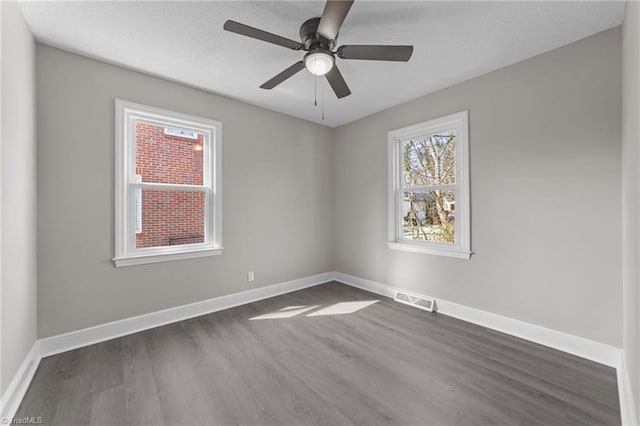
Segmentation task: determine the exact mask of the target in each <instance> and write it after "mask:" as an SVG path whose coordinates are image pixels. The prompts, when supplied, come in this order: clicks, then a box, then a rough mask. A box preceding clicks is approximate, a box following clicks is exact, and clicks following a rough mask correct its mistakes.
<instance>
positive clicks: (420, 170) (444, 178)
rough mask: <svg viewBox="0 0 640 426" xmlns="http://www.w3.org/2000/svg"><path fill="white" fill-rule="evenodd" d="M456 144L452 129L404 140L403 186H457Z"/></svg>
mask: <svg viewBox="0 0 640 426" xmlns="http://www.w3.org/2000/svg"><path fill="white" fill-rule="evenodd" d="M455 145H456V136H455V132H454V131H453V130H449V131H446V132H439V133H437V134H434V135H430V136H425V137H420V138H416V139H410V140H407V141H403V142H402V156H403V163H404V164H403V173H402V184H403V186H404V187H405V188H413V187H416V186H431V185H448V184H455V183H456V160H455Z"/></svg>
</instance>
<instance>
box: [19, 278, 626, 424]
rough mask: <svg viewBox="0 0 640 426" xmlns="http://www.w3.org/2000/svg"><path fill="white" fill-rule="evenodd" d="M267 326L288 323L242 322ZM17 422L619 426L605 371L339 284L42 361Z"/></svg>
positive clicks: (613, 389)
mask: <svg viewBox="0 0 640 426" xmlns="http://www.w3.org/2000/svg"><path fill="white" fill-rule="evenodd" d="M374 300H378V302H377V303H374V304H371V305H369V306H366V307H364V308H362V309H360V310H358V311H356V312H353V313H348V314H336V315H316V316H307V315H308V314H312V313H314V312H318V311H319V310H321V309H323V308H327V307H329V306H332V305H335V304H337V303H344V302H357V301H374ZM314 306H317V307H316V308H313V309H310V310H308V311H306V312H301V313H300V311H301V310H302V309H303V307H306V308H310V307H314ZM294 307H297V308H294ZM340 307H347V308H348V307H349V306H346V305H340V306H334V310H335V309H338V308H340ZM286 308H290V309H286ZM283 309H284V310H283ZM272 313H278V314H280V315H285V314H287V313H288V314H289V315H293V314H295V313H298V314H297V315H294V316H291V317H289V318H274V319H254V320H251V318H255V317H257V316H261V315H266V314H272ZM24 416H41V417H42V418H43V421H44V424H46V425H65V426H67V425H83V426H84V425H153V426H159V425H352V424H353V425H489V424H491V425H495V424H502V425H619V424H620V413H619V405H618V393H617V386H616V374H615V370H614V369H612V368H609V367H606V366H602V365H600V364H596V363H593V362H590V361H587V360H584V359H581V358H577V357H574V356H571V355H568V354H565V353H562V352H559V351H555V350H553V349H549V348H546V347H543V346H540V345H536V344H534V343H530V342H527V341H524V340H521V339H518V338H515V337H511V336H508V335H505V334H502V333H498V332H495V331H492V330H488V329H485V328H483V327H479V326H476V325H473V324H470V323H467V322H464V321H460V320H457V319H454V318H450V317H447V316H444V315H439V314H437V313H434V314H430V313H428V312H424V311H421V310H418V309H415V308H412V307H409V306H405V305H402V304H399V303H396V302H393V301H392V300H390V299H387V298H384V297H381V296H378V295H374V294H372V293H368V292H365V291H362V290H359V289H355V288H352V287H349V286H346V285H343V284H339V283H328V284H324V285H321V286H316V287H312V288H309V289H305V290H301V291H297V292H294V293H289V294H286V295H282V296H278V297H274V298H271V299H267V300H263V301H260V302H255V303H251V304H249V305H244V306H240V307H237V308H233V309H229V310H226V311H222V312H217V313H213V314H209V315H204V316H201V317H198V318H194V319H190V320H186V321H181V322H178V323H175V324H170V325H166V326H163V327H158V328H155V329H152V330H147V331H143V332H140V333H136V334H133V335H129V336H126V337H122V338H118V339H114V340H110V341H108V342H103V343H98V344H95V345H92V346H88V347H84V348H81V349H76V350H73V351H69V352H66V353H63V354H59V355H55V356H52V357H48V358H45V359H43V360H42V362H41V364H40V366H39V368H38V370H37V372H36V374H35V377H34V379H33V382H32V383H31V386H30V387H29V390H28V392H27V394H26V396H25V398H24V400H23V402H22V405H21V406H20V409H19V411H18V413H17V417H24Z"/></svg>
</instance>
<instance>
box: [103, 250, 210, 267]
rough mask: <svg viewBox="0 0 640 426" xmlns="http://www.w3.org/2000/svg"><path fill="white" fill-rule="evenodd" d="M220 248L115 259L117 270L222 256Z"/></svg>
mask: <svg viewBox="0 0 640 426" xmlns="http://www.w3.org/2000/svg"><path fill="white" fill-rule="evenodd" d="M222 250H223V249H222V247H220V248H206V249H198V250H191V251H184V252H179V253H154V254H145V255H142V256H129V257H117V258H115V259H113V263H114V264H115V266H116V268H120V267H123V266H135V265H145V264H147V263H159V262H171V261H173V260H184V259H195V258H198V257H207V256H218V255H221V254H222Z"/></svg>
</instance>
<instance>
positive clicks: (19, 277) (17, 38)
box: [0, 2, 37, 394]
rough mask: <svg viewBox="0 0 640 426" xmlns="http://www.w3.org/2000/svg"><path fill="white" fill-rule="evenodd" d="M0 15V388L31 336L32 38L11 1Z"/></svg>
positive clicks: (0, 389) (33, 283) (33, 267)
mask: <svg viewBox="0 0 640 426" xmlns="http://www.w3.org/2000/svg"><path fill="white" fill-rule="evenodd" d="M0 8H1V15H2V21H1V22H2V24H1V28H2V36H1V39H2V47H1V49H2V50H1V55H0V58H1V59H0V62H1V64H2V65H1V69H0V73H1V74H2V81H1V83H0V87H1V91H2V96H1V98H2V104H1V107H0V111H1V118H0V123H1V126H2V129H1V139H0V141H1V142H0V157H1V159H2V160H1V167H0V170H1V172H0V180H1V182H2V183H1V189H0V205H1V209H0V210H1V217H2V219H1V221H0V222H1V226H0V236H1V244H0V253H1V255H0V265H1V267H0V270H1V272H0V294H1V303H0V305H1V317H2V318H1V323H2V324H1V328H2V331H1V333H0V335H1V339H0V347H2V362H1V364H2V366H1V369H0V393H2V394H4V392H5V391H6V389H7V386H8V385H9V383H10V381H11V380H12V379H13V377H14V376H15V374H16V372H17V371H18V368H19V367H20V365H21V364H22V362H23V361H24V359H25V356H26V355H27V353H28V352H29V350H30V349H31V346H32V345H33V342H34V341H35V339H36V313H37V309H36V307H37V306H36V303H37V302H36V301H37V298H36V293H37V283H36V278H37V273H36V151H35V148H36V142H35V139H36V137H35V43H34V41H33V38H32V37H31V33H30V32H29V29H28V28H27V25H26V24H25V21H24V19H23V17H22V13H21V12H20V9H19V8H18V6H17V5H16V3H15V2H0Z"/></svg>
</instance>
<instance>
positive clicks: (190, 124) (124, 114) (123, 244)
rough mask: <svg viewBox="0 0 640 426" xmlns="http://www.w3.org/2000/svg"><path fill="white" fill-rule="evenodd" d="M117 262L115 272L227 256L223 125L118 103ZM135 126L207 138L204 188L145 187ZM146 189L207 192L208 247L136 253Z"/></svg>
mask: <svg viewBox="0 0 640 426" xmlns="http://www.w3.org/2000/svg"><path fill="white" fill-rule="evenodd" d="M115 107H116V108H115V110H116V111H115V113H116V115H115V127H116V128H115V135H116V138H115V139H116V140H115V151H116V152H115V196H116V197H115V226H116V229H115V230H116V235H115V257H114V259H113V261H114V263H115V266H116V267H121V266H132V265H142V264H147V263H156V262H165V261H173V260H181V259H191V258H196V257H204V256H214V255H220V254H222V251H223V247H222V123H220V122H219V121H215V120H211V119H208V118H201V117H195V116H192V115H187V114H181V113H177V112H173V111H167V110H164V109H160V108H154V107H150V106H146V105H140V104H135V103H132V102H127V101H123V100H120V99H116V102H115ZM136 122H144V123H149V124H153V125H157V126H162V127H173V128H180V129H185V130H187V131H193V132H197V133H200V134H202V135H203V148H204V167H203V172H204V173H203V185H177V184H167V183H150V182H140V181H139V180H138V179H136V170H135V169H136V137H135V124H136ZM142 189H162V190H171V189H174V190H190V191H202V192H204V193H205V200H206V201H205V209H206V210H205V240H204V243H197V244H185V245H177V246H164V247H147V248H136V228H137V218H136V216H137V211H136V210H137V208H136V193H137V192H139V191H138V190H142Z"/></svg>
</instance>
